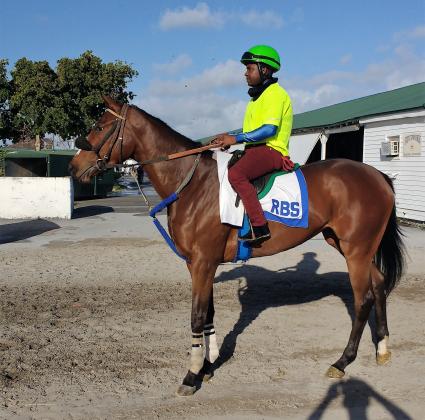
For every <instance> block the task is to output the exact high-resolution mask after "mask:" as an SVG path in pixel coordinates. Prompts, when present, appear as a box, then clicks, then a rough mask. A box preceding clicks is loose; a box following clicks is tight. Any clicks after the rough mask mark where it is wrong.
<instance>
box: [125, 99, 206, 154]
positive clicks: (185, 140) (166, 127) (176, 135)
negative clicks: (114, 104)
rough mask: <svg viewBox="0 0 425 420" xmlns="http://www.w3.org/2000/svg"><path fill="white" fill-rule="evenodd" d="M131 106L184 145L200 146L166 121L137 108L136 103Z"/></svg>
mask: <svg viewBox="0 0 425 420" xmlns="http://www.w3.org/2000/svg"><path fill="white" fill-rule="evenodd" d="M132 107H133V108H135V109H136V110H137V111H139V112H140V113H141V114H142V115H143V116H144V117H145V118H146V119H148V120H149V121H151V122H153V123H154V124H155V125H157V126H159V127H160V128H161V129H163V130H166V131H168V133H169V135H170V136H172V137H173V138H174V139H175V140H177V141H178V142H179V143H183V144H184V145H185V146H188V147H190V148H195V147H199V146H200V143H199V142H196V141H193V140H192V139H190V138H189V137H186V136H184V135H183V134H181V133H179V132H178V131H176V130H174V128H172V127H170V126H169V125H168V124H167V123H165V122H164V121H162V120H161V119H160V118H158V117H155V116H153V115H151V114H149V113H148V112H146V111H145V110H143V109H141V108H139V107H138V106H136V105H132Z"/></svg>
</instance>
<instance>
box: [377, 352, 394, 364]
mask: <svg viewBox="0 0 425 420" xmlns="http://www.w3.org/2000/svg"><path fill="white" fill-rule="evenodd" d="M390 360H391V352H390V351H389V352H387V353H384V354H379V353H377V354H376V363H377V364H378V365H380V366H382V365H386V364H387V363H388V362H389V361H390Z"/></svg>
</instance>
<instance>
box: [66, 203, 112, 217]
mask: <svg viewBox="0 0 425 420" xmlns="http://www.w3.org/2000/svg"><path fill="white" fill-rule="evenodd" d="M113 211H114V209H113V208H112V207H110V206H98V205H93V206H84V207H78V208H75V209H74V211H73V212H72V218H73V219H82V218H84V217H91V216H97V215H99V214H105V213H112V212H113Z"/></svg>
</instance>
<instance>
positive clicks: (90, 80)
mask: <svg viewBox="0 0 425 420" xmlns="http://www.w3.org/2000/svg"><path fill="white" fill-rule="evenodd" d="M1 63H2V62H1V61H0V100H1V86H2V85H1V81H2V74H3V73H2V71H1ZM6 64H7V62H6ZM6 64H4V65H3V67H4V68H5V67H6ZM5 74H6V73H5ZM137 74H138V73H137V71H136V70H134V69H133V68H132V67H131V66H130V65H128V64H126V63H124V62H122V61H115V62H114V63H102V60H101V59H100V58H99V57H96V56H95V55H94V54H93V53H92V52H91V51H86V52H84V53H83V54H81V56H80V57H78V58H76V59H71V58H62V59H60V60H59V61H58V63H57V68H56V71H54V70H53V69H51V68H50V66H49V64H48V62H47V61H31V60H28V59H27V58H25V57H24V58H21V59H20V60H18V61H17V62H16V64H15V67H14V69H13V70H12V72H11V75H12V80H11V82H9V85H10V92H9V98H10V101H9V104H10V115H11V132H12V137H13V139H14V141H19V140H20V139H23V138H26V137H31V138H33V137H35V136H37V135H39V136H41V137H43V135H44V134H45V133H52V134H58V135H59V136H61V137H62V138H63V139H69V138H71V137H74V136H79V135H84V134H86V133H87V131H88V130H89V129H90V127H91V126H92V125H93V123H94V122H95V121H96V120H97V119H98V118H99V117H100V115H101V113H102V112H103V111H104V105H103V100H102V94H106V95H110V96H112V97H114V98H115V99H116V100H118V101H121V102H128V101H129V100H130V99H133V97H134V94H133V92H127V91H126V86H127V83H128V82H129V81H131V80H132V78H133V77H134V76H136V75H137ZM0 106H1V102H0ZM0 128H1V127H0Z"/></svg>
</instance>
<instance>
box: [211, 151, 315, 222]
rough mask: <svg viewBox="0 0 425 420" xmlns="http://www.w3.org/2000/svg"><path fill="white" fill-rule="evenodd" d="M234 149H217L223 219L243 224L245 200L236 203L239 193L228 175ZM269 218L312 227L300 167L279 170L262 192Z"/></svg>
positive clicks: (260, 198)
mask: <svg viewBox="0 0 425 420" xmlns="http://www.w3.org/2000/svg"><path fill="white" fill-rule="evenodd" d="M230 158H231V154H230V153H225V152H221V151H218V152H217V170H218V179H219V181H220V197H219V199H220V220H221V222H222V223H228V224H230V225H233V226H238V227H241V226H242V224H243V219H244V211H245V210H244V207H243V203H242V201H241V202H240V203H239V206H238V207H236V205H235V202H236V197H237V194H236V192H235V191H234V190H233V188H232V186H231V185H230V183H229V180H228V177H227V163H228V161H229V159H230ZM258 198H259V200H260V204H261V207H262V208H263V211H264V215H265V217H266V219H267V220H270V221H274V222H279V223H283V224H285V225H287V226H291V227H300V228H306V227H308V191H307V185H306V182H305V179H304V175H303V174H302V172H301V170H300V169H297V170H296V171H295V172H291V173H289V174H288V173H286V172H276V174H273V176H271V177H270V180H269V181H268V183H267V185H266V186H265V188H264V189H263V191H261V192H260V193H259V195H258Z"/></svg>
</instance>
